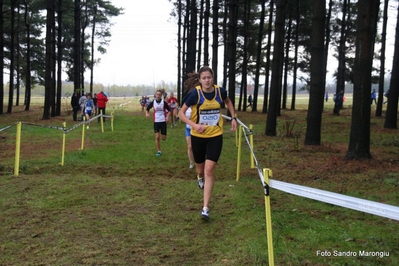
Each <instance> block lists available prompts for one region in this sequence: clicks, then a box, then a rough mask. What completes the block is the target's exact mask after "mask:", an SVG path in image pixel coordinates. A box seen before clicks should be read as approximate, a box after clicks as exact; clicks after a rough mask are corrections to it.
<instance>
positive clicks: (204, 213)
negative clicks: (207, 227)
mask: <svg viewBox="0 0 399 266" xmlns="http://www.w3.org/2000/svg"><path fill="white" fill-rule="evenodd" d="M201 217H202V219H204V220H208V219H209V208H208V207H204V208H202V212H201Z"/></svg>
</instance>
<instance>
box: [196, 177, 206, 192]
mask: <svg viewBox="0 0 399 266" xmlns="http://www.w3.org/2000/svg"><path fill="white" fill-rule="evenodd" d="M197 182H198V187H199V188H200V189H204V185H205V180H204V177H203V176H200V175H197Z"/></svg>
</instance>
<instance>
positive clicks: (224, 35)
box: [222, 1, 229, 88]
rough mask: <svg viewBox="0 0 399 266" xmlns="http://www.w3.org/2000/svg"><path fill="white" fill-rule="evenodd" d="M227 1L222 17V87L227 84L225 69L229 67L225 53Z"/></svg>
mask: <svg viewBox="0 0 399 266" xmlns="http://www.w3.org/2000/svg"><path fill="white" fill-rule="evenodd" d="M227 3H228V1H224V17H223V29H224V30H223V46H224V49H223V52H224V54H223V85H222V87H223V88H226V86H227V75H228V73H227V69H228V68H229V66H228V64H229V61H228V54H227V50H228V44H227V42H228V41H227V30H225V29H227V28H228V25H227V16H228V14H229V10H228V5H227Z"/></svg>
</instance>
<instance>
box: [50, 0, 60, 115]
mask: <svg viewBox="0 0 399 266" xmlns="http://www.w3.org/2000/svg"><path fill="white" fill-rule="evenodd" d="M55 1H56V0H53V13H52V16H53V17H52V18H51V21H52V23H53V24H52V25H51V28H52V29H51V36H52V37H51V51H52V52H51V116H52V117H55V116H57V115H58V116H59V115H61V91H60V92H59V94H57V92H56V81H55V77H56V76H55V73H56V67H57V64H56V62H57V60H56V54H57V52H56V31H55Z"/></svg>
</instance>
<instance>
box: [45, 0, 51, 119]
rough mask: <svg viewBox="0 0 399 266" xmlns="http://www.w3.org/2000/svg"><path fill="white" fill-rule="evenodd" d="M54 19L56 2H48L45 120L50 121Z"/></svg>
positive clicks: (48, 0) (49, 0)
mask: <svg viewBox="0 0 399 266" xmlns="http://www.w3.org/2000/svg"><path fill="white" fill-rule="evenodd" d="M53 19H54V0H47V19H46V74H45V95H44V108H43V119H45V120H46V119H50V108H51V90H52V56H53V55H52V51H53V49H52V38H53V34H52V31H53V28H52V26H53V21H52V20H53Z"/></svg>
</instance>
